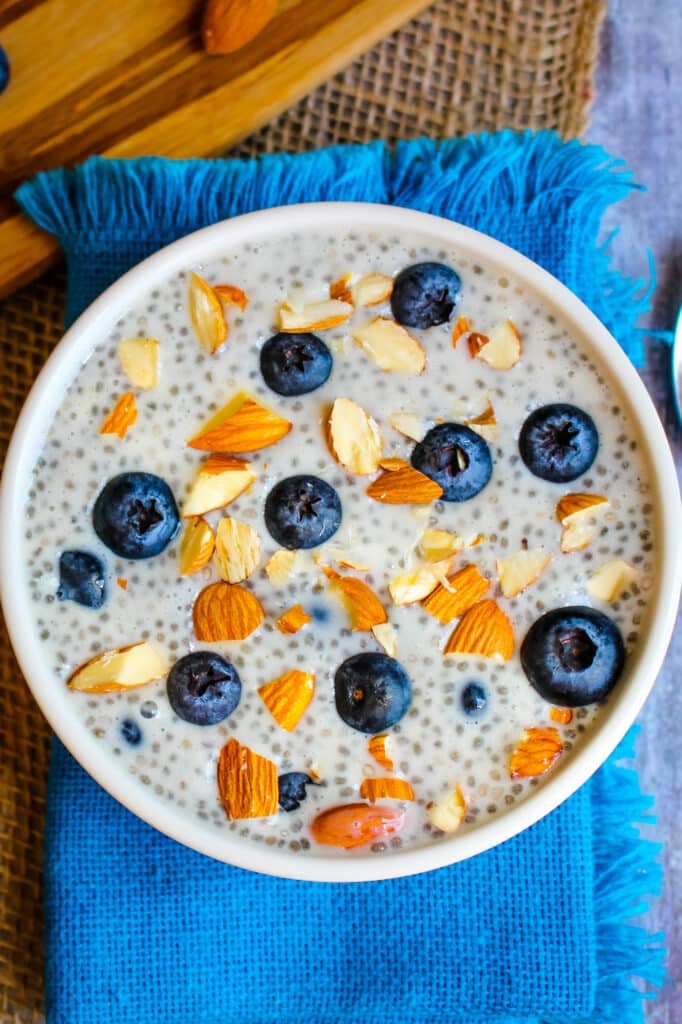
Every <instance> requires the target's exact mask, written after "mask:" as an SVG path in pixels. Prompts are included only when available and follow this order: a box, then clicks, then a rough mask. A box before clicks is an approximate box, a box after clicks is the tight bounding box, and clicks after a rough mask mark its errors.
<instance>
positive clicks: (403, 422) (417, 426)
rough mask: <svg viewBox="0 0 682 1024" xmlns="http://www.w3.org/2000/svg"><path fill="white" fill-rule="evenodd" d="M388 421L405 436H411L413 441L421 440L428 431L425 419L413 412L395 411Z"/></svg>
mask: <svg viewBox="0 0 682 1024" xmlns="http://www.w3.org/2000/svg"><path fill="white" fill-rule="evenodd" d="M388 422H389V423H390V424H391V426H392V427H393V429H394V430H397V431H398V433H399V434H402V435H403V436H404V437H409V438H410V440H411V441H421V439H422V437H423V436H424V434H425V433H426V427H425V426H424V421H423V420H422V418H421V417H420V416H417V415H416V414H415V413H412V412H394V413H393V415H392V416H389V420H388Z"/></svg>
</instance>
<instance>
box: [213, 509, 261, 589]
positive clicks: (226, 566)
mask: <svg viewBox="0 0 682 1024" xmlns="http://www.w3.org/2000/svg"><path fill="white" fill-rule="evenodd" d="M215 556H216V564H217V568H218V575H219V576H220V578H221V579H223V580H226V582H227V583H241V582H242V581H243V580H245V579H248V577H249V576H250V575H251V573H252V572H255V570H256V569H257V568H258V565H259V563H260V557H261V544H260V537H259V536H258V534H257V533H256V531H255V530H254V528H253V526H251V524H250V523H242V522H240V521H239V520H238V519H231V518H230V517H229V516H228V517H226V518H225V519H221V520H220V522H219V523H218V529H217V530H216V538H215Z"/></svg>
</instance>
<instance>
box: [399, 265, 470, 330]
mask: <svg viewBox="0 0 682 1024" xmlns="http://www.w3.org/2000/svg"><path fill="white" fill-rule="evenodd" d="M461 290H462V282H461V281H460V278H459V274H456V273H455V271H454V270H453V269H452V267H448V266H446V264H445V263H415V264H414V266H412V267H406V268H405V269H404V270H401V271H400V273H399V274H398V276H397V277H396V279H395V281H394V282H393V293H392V295H391V309H392V310H393V316H394V317H395V319H396V320H397V321H398V323H399V324H404V325H405V326H406V327H434V326H435V325H436V324H444V323H447V321H448V320H449V319H450V317H451V316H452V311H453V310H454V308H455V306H456V305H457V302H458V301H459V296H460V292H461Z"/></svg>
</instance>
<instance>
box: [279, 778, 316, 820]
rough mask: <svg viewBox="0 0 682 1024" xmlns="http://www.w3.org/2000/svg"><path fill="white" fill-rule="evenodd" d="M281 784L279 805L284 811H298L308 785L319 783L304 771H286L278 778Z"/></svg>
mask: <svg viewBox="0 0 682 1024" xmlns="http://www.w3.org/2000/svg"><path fill="white" fill-rule="evenodd" d="M277 785H278V786H279V806H280V807H281V808H282V810H283V811H296V810H298V808H299V807H300V806H301V804H302V803H303V801H304V800H305V798H306V796H307V793H306V788H305V787H306V786H316V785H317V783H316V782H315V781H314V780H313V779H311V778H310V776H309V775H306V774H305V773H304V772H285V773H284V775H280V777H279V778H278V779H277Z"/></svg>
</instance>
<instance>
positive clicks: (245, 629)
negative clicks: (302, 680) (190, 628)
mask: <svg viewBox="0 0 682 1024" xmlns="http://www.w3.org/2000/svg"><path fill="white" fill-rule="evenodd" d="M192 615H193V619H194V635H195V636H196V638H197V640H206V641H207V642H208V643H216V642H217V641H219V640H246V638H247V636H251V634H252V633H253V632H254V631H255V630H256V629H258V627H259V626H260V625H261V624H262V622H263V620H264V618H265V612H264V611H263V606H262V605H261V603H260V601H259V600H258V598H257V597H256V596H255V595H254V594H252V593H251V591H250V590H246V588H245V587H240V586H239V585H237V584H233V583H211V584H210V585H209V586H208V587H205V588H204V590H202V591H201V593H200V594H199V595H198V597H197V599H196V601H195V602H194V609H193V612H192Z"/></svg>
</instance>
